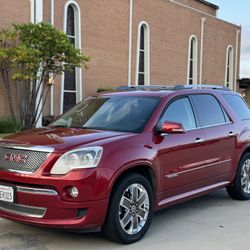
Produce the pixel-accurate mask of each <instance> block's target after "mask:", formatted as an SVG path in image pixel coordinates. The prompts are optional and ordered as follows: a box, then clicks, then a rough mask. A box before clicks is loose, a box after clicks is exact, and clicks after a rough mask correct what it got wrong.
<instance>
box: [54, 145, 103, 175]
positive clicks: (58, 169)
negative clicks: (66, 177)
mask: <svg viewBox="0 0 250 250" xmlns="http://www.w3.org/2000/svg"><path fill="white" fill-rule="evenodd" d="M102 151H103V149H102V147H89V148H81V149H75V150H72V151H69V152H67V153H65V154H63V155H62V156H61V157H60V158H59V159H58V160H57V162H56V163H55V165H54V166H53V168H52V169H51V171H50V173H51V174H60V175H61V174H66V173H68V172H69V171H70V170H72V169H82V168H95V167H97V165H98V163H99V161H100V159H101V156H102Z"/></svg>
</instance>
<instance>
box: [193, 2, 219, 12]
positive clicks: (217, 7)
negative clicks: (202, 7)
mask: <svg viewBox="0 0 250 250" xmlns="http://www.w3.org/2000/svg"><path fill="white" fill-rule="evenodd" d="M197 1H198V2H201V3H203V4H206V5H208V6H210V7H212V8H214V9H216V10H218V9H219V8H220V7H219V6H218V5H215V4H213V3H210V2H208V1H205V0H197Z"/></svg>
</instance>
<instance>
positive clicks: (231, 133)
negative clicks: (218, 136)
mask: <svg viewBox="0 0 250 250" xmlns="http://www.w3.org/2000/svg"><path fill="white" fill-rule="evenodd" d="M228 136H230V137H233V136H236V133H234V132H233V131H231V132H229V133H228Z"/></svg>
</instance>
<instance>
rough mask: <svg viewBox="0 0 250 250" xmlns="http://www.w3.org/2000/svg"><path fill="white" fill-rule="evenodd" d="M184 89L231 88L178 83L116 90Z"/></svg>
mask: <svg viewBox="0 0 250 250" xmlns="http://www.w3.org/2000/svg"><path fill="white" fill-rule="evenodd" d="M184 89H215V90H227V91H231V89H229V88H227V87H225V86H220V85H209V84H192V85H190V84H179V85H172V86H170V85H132V86H121V87H118V88H117V89H116V90H117V91H131V90H149V91H161V90H170V91H178V90H184Z"/></svg>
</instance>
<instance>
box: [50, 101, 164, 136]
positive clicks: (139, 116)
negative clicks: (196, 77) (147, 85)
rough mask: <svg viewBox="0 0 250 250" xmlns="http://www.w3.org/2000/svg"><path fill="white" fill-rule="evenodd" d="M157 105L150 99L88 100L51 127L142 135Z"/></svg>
mask: <svg viewBox="0 0 250 250" xmlns="http://www.w3.org/2000/svg"><path fill="white" fill-rule="evenodd" d="M158 103H159V98H153V97H152V98H151V97H125V96H114V97H97V98H94V97H93V98H88V99H86V100H85V101H83V102H81V103H79V104H78V105H76V106H75V107H74V108H72V109H71V110H69V111H68V112H66V113H65V114H64V115H62V116H61V117H60V118H59V119H58V120H56V121H55V122H53V123H52V124H51V126H55V127H71V128H83V129H84V128H89V129H100V130H114V131H124V132H141V131H142V130H143V128H144V127H145V125H146V123H147V121H148V119H149V118H150V116H151V115H152V113H153V112H154V110H155V108H156V106H157V104H158Z"/></svg>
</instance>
